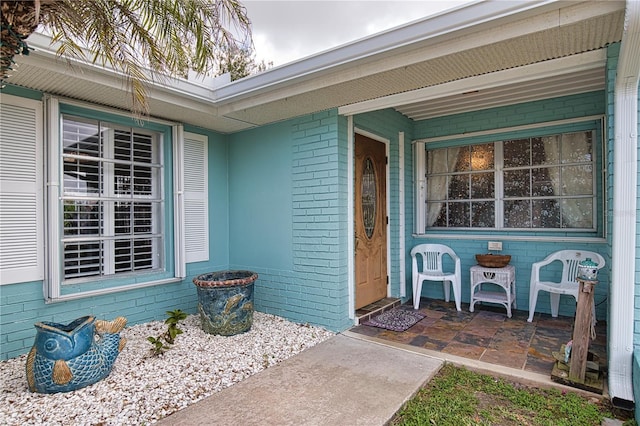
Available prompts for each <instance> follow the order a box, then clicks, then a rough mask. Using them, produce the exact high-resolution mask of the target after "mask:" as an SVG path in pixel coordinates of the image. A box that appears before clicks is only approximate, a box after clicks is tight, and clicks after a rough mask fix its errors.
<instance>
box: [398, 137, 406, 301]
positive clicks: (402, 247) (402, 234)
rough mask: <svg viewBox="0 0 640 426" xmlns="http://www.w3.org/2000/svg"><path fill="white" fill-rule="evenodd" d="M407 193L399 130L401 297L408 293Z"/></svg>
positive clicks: (402, 147) (402, 140)
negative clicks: (405, 210)
mask: <svg viewBox="0 0 640 426" xmlns="http://www.w3.org/2000/svg"><path fill="white" fill-rule="evenodd" d="M404 209H405V194H404V132H398V248H399V250H400V253H399V256H398V257H399V258H400V268H399V269H400V281H399V282H400V297H406V295H407V277H406V267H405V260H406V253H405V250H406V249H405V247H406V245H405V244H406V243H405V232H406V223H405V221H406V218H405V214H404Z"/></svg>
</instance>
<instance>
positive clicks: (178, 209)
mask: <svg viewBox="0 0 640 426" xmlns="http://www.w3.org/2000/svg"><path fill="white" fill-rule="evenodd" d="M64 103H65V104H67V105H72V106H77V107H81V108H85V109H87V110H88V111H94V112H104V113H108V114H112V115H119V116H122V117H123V118H126V119H130V116H128V115H124V114H122V113H120V112H118V111H116V110H112V109H110V108H104V107H99V106H95V105H88V104H86V103H84V102H78V101H73V100H64ZM45 118H46V124H45V129H46V132H45V133H46V136H45V138H46V140H47V141H48V143H47V147H48V150H47V154H46V156H47V163H46V165H47V167H46V171H45V174H46V176H47V196H46V204H47V216H46V223H47V226H46V239H47V245H48V256H47V258H46V260H47V268H46V278H45V285H44V293H45V299H46V300H47V301H48V302H56V301H63V300H73V299H79V298H85V297H90V296H96V295H102V294H108V293H115V292H121V291H127V290H131V289H135V288H144V287H150V286H156V285H161V284H167V283H173V282H178V281H180V280H182V279H183V278H184V277H185V276H186V274H185V270H186V267H185V256H184V241H185V236H184V228H183V227H182V224H181V220H182V218H183V217H184V211H183V209H184V206H183V203H182V199H181V197H179V196H178V194H180V193H181V192H182V191H183V177H182V174H181V170H182V169H183V167H184V165H183V156H182V155H176V154H177V153H181V150H182V147H183V141H182V137H183V134H182V131H181V129H182V126H180V125H177V124H176V123H171V122H167V121H163V120H155V119H154V120H153V122H154V123H157V124H161V125H167V126H171V127H172V135H173V156H174V167H175V169H174V174H173V185H174V188H175V193H174V194H173V197H174V199H173V203H172V205H173V228H174V242H173V244H174V247H173V253H174V259H173V262H174V273H173V277H160V278H158V277H157V276H156V275H155V274H153V273H149V274H150V275H149V276H150V278H149V279H148V280H145V278H144V276H143V274H144V273H141V274H140V275H138V274H130V275H129V279H126V277H125V278H124V279H122V280H120V279H116V280H115V282H114V284H113V285H105V286H104V287H102V288H97V289H91V290H85V291H82V290H80V291H77V292H73V293H70V294H62V291H61V290H62V288H61V287H62V279H61V277H62V267H63V266H62V261H63V255H62V253H63V251H62V245H61V236H60V230H61V226H60V220H61V218H60V208H58V204H57V203H58V200H60V197H61V195H62V189H61V187H60V183H61V182H62V175H61V170H60V159H61V152H60V150H61V146H60V145H61V141H60V138H61V136H60V125H61V120H62V116H61V114H60V100H59V99H58V98H56V97H52V96H46V97H45ZM107 121H108V120H107ZM160 143H161V145H162V146H163V145H164V143H163V142H162V141H161V142H160ZM164 162H165V159H164V156H163V158H162V161H161V163H162V164H164ZM176 163H179V164H176ZM176 166H178V167H176ZM163 175H164V173H163ZM162 179H163V178H162ZM162 188H164V182H163V183H162ZM163 196H164V189H163ZM167 202H171V201H170V200H167V199H165V200H164V203H167ZM167 220H168V219H167V218H166V217H164V216H163V217H162V218H161V219H160V221H161V223H160V226H161V227H162V228H163V234H164V243H163V246H162V248H161V249H162V251H163V252H164V250H165V248H166V244H167V243H168V239H167V237H168V236H167V233H166V228H165V227H166V226H167V225H168V222H167ZM168 261H169V259H165V269H166V266H168V264H167V263H166V262H168ZM136 277H137V278H136ZM96 280H100V281H102V280H104V281H108V279H105V277H96ZM123 281H124V282H123Z"/></svg>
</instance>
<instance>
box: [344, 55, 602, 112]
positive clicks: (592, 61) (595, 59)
mask: <svg viewBox="0 0 640 426" xmlns="http://www.w3.org/2000/svg"><path fill="white" fill-rule="evenodd" d="M606 59H607V52H606V49H599V50H594V51H591V52H586V53H581V54H578V55H573V56H568V57H565V58H559V59H552V60H549V61H545V62H539V63H536V64H532V65H526V66H523V67H519V68H511V69H507V70H503V71H497V72H493V73H490V74H484V75H480V76H474V77H469V78H465V79H462V80H456V81H452V82H449V83H444V84H439V85H437V86H431V87H425V88H424V89H418V90H414V91H410V92H403V93H398V94H395V95H390V96H385V97H382V98H377V99H371V100H368V101H363V102H358V103H355V104H351V105H345V106H342V107H340V108H338V113H339V114H342V115H353V114H361V113H364V112H370V111H376V110H380V109H384V108H393V107H395V106H398V105H407V104H412V103H416V102H422V101H426V100H432V99H438V98H444V97H447V96H452V95H459V94H462V93H466V92H474V91H482V90H485V89H490V88H493V87H498V86H503V85H507V84H517V83H523V82H527V81H531V80H537V79H541V78H545V77H552V76H558V75H565V74H571V73H575V72H576V71H584V70H589V69H594V68H602V67H604V66H605V64H606Z"/></svg>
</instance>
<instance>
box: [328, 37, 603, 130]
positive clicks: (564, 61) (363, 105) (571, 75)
mask: <svg viewBox="0 0 640 426" xmlns="http://www.w3.org/2000/svg"><path fill="white" fill-rule="evenodd" d="M605 63H606V50H605V49H600V50H596V51H593V52H587V53H582V54H579V55H574V56H570V57H566V58H560V59H554V60H550V61H545V62H541V63H537V64H533V65H526V66H523V67H519V68H513V69H508V70H503V71H497V72H494V73H489V74H485V75H481V76H476V77H470V78H466V79H462V80H457V81H452V82H449V83H444V84H440V85H436V86H431V87H426V88H423V89H419V90H414V91H409V92H404V93H398V94H395V95H391V96H386V97H381V98H378V99H372V100H369V101H364V102H359V103H356V104H352V105H346V106H343V107H340V108H339V109H338V111H339V113H340V114H344V115H352V114H359V113H363V112H369V111H375V110H379V109H385V108H394V109H396V110H397V111H399V112H400V113H402V114H404V115H406V116H407V117H409V118H411V119H413V120H424V119H427V118H433V117H438V116H444V115H450V114H458V113H462V112H468V111H473V110H477V109H484V108H490V107H498V106H504V105H509V104H513V103H520V102H527V101H533V100H539V99H546V98H550V97H556V96H564V95H571V94H576V93H585V92H590V91H595V90H603V89H604V87H605V75H604V67H605Z"/></svg>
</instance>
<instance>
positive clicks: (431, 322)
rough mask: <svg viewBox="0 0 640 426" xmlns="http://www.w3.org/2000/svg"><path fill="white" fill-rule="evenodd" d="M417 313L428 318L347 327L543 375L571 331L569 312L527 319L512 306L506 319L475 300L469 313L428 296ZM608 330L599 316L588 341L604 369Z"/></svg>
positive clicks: (497, 310) (465, 307)
mask: <svg viewBox="0 0 640 426" xmlns="http://www.w3.org/2000/svg"><path fill="white" fill-rule="evenodd" d="M398 308H399V309H413V306H412V305H411V302H409V303H405V304H404V305H400V306H399V307H398ZM420 312H422V313H423V314H425V315H426V317H425V318H424V319H423V320H421V321H419V322H418V323H417V324H415V325H414V326H413V327H411V328H409V329H408V330H406V331H403V332H396V331H390V330H384V329H381V328H376V327H371V326H366V325H357V326H355V327H353V328H351V330H350V331H352V332H355V333H359V334H363V335H366V336H371V337H376V338H379V339H383V340H389V341H393V342H396V343H403V344H406V345H411V346H416V347H422V348H425V349H430V350H435V351H438V352H443V353H447V354H452V355H457V356H461V357H465V358H469V359H474V360H479V361H483V362H487V363H491V364H495V365H501V366H505V367H511V368H516V369H521V370H524V371H529V372H533V373H540V374H545V375H549V374H550V373H551V370H552V368H553V364H554V362H555V360H554V358H553V355H552V352H555V351H559V350H560V346H561V345H562V344H565V343H567V342H568V341H569V340H571V338H572V334H573V322H574V319H573V317H563V316H559V317H558V318H552V317H551V316H550V315H548V314H536V315H535V317H534V319H533V322H531V323H529V322H527V314H528V312H526V311H519V310H516V311H514V312H513V317H512V318H507V316H506V315H505V310H504V308H501V307H493V306H488V305H476V309H475V312H473V313H472V312H469V305H468V304H465V303H463V304H462V311H460V312H458V311H456V310H455V307H454V304H453V302H449V303H447V302H445V301H443V300H433V299H426V298H422V299H421V301H420ZM606 331H607V326H606V322H605V321H598V324H597V325H596V339H594V340H593V341H592V342H591V344H590V346H589V349H590V350H591V351H592V352H594V353H595V354H596V355H598V356H599V357H600V364H601V365H602V366H603V367H604V368H606V364H607V351H606V341H607V339H606Z"/></svg>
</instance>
